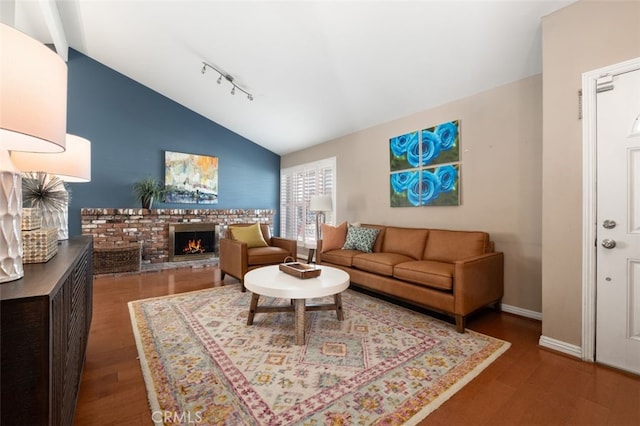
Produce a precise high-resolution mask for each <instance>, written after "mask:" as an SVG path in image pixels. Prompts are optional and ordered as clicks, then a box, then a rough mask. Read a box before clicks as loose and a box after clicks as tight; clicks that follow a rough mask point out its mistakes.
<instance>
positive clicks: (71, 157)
mask: <svg viewBox="0 0 640 426" xmlns="http://www.w3.org/2000/svg"><path fill="white" fill-rule="evenodd" d="M66 146H67V149H66V150H65V151H64V152H61V153H34V152H12V153H11V161H12V162H13V164H14V166H15V167H16V168H17V169H18V170H20V171H21V172H23V173H26V174H27V175H26V176H24V177H23V179H24V178H31V179H33V178H34V177H35V178H37V176H33V173H46V177H45V178H46V179H51V177H53V176H55V177H58V178H59V180H58V181H57V182H58V183H57V184H56V185H54V187H52V188H51V190H53V191H56V192H59V193H62V194H63V195H64V202H63V203H62V205H61V206H60V208H47V207H46V206H42V207H41V212H42V226H43V227H48V228H57V229H58V240H67V239H68V238H69V193H68V192H67V189H66V188H65V186H64V183H63V182H75V183H78V182H90V181H91V142H89V141H88V140H87V139H84V138H81V137H79V136H76V135H70V134H67V137H66Z"/></svg>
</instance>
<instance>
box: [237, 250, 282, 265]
mask: <svg viewBox="0 0 640 426" xmlns="http://www.w3.org/2000/svg"><path fill="white" fill-rule="evenodd" d="M289 255H291V253H289V251H288V250H285V249H283V248H280V247H274V246H267V247H254V248H250V249H247V264H248V265H273V264H275V263H280V262H284V258H285V257H287V256H289Z"/></svg>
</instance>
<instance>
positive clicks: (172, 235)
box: [169, 223, 220, 262]
mask: <svg viewBox="0 0 640 426" xmlns="http://www.w3.org/2000/svg"><path fill="white" fill-rule="evenodd" d="M219 229H220V228H219V226H218V225H217V224H215V223H171V224H169V262H176V261H182V260H197V259H208V258H213V257H217V255H218V234H219Z"/></svg>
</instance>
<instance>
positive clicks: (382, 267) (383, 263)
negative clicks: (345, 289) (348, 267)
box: [353, 253, 412, 277]
mask: <svg viewBox="0 0 640 426" xmlns="http://www.w3.org/2000/svg"><path fill="white" fill-rule="evenodd" d="M410 260H412V259H411V258H410V257H409V256H405V255H402V254H397V253H362V254H358V255H356V256H354V257H353V267H354V268H358V269H361V270H363V271H367V272H372V273H374V274H378V275H386V276H388V277H390V276H392V275H393V266H394V265H397V264H398V263H403V262H407V261H410Z"/></svg>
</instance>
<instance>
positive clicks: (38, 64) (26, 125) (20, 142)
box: [0, 23, 67, 284]
mask: <svg viewBox="0 0 640 426" xmlns="http://www.w3.org/2000/svg"><path fill="white" fill-rule="evenodd" d="M0 41H1V43H0V76H2V78H0V93H1V94H2V95H1V96H0V111H1V113H0V284H2V283H4V282H9V281H14V280H17V279H20V278H22V276H24V268H23V265H22V253H23V251H22V179H21V176H20V173H19V172H18V170H17V169H16V168H15V166H14V165H13V163H12V161H11V157H10V155H9V151H29V152H62V151H64V149H65V146H66V138H65V135H66V127H67V65H66V64H65V63H64V61H63V60H62V59H61V58H60V57H59V56H58V55H57V54H56V53H55V52H54V51H52V50H51V49H49V48H48V47H46V46H45V45H44V44H42V43H40V42H39V41H37V40H34V39H32V38H31V37H29V36H27V35H25V34H23V33H21V32H20V31H17V30H15V29H14V28H12V27H10V26H8V25H5V24H1V23H0Z"/></svg>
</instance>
